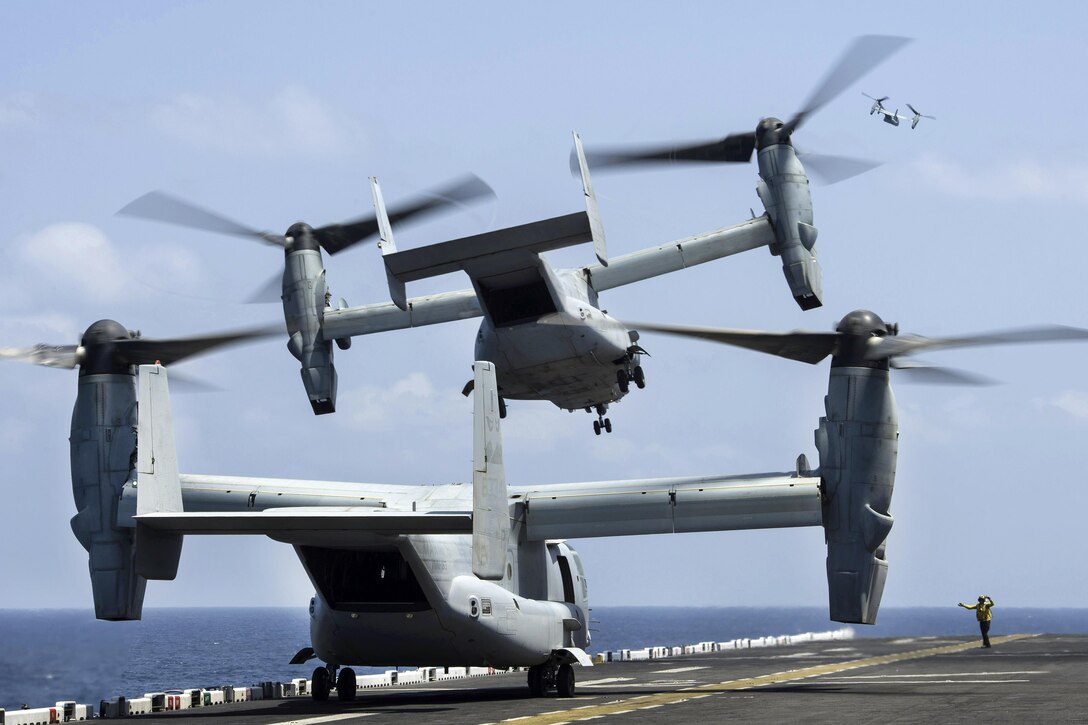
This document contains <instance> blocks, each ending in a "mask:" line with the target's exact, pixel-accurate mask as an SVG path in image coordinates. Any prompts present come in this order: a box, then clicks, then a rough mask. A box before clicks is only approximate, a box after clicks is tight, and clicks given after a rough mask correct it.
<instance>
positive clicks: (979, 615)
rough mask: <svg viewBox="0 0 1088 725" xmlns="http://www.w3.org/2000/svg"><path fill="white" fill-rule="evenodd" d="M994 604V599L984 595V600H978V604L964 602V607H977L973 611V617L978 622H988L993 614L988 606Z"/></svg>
mask: <svg viewBox="0 0 1088 725" xmlns="http://www.w3.org/2000/svg"><path fill="white" fill-rule="evenodd" d="M992 606H994V600H993V599H990V598H989V597H986V601H984V602H979V603H978V604H964V605H963V607H964V609H977V610H978V611H977V612H975V618H976V619H977V620H978V621H980V622H989V621H990V620H991V619H993V618H994V615H993V614H992V613H991V612H990V607H992Z"/></svg>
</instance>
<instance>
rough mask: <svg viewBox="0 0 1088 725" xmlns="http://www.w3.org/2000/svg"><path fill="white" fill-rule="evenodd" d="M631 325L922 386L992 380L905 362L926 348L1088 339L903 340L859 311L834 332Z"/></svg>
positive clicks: (1013, 334)
mask: <svg viewBox="0 0 1088 725" xmlns="http://www.w3.org/2000/svg"><path fill="white" fill-rule="evenodd" d="M630 327H631V328H632V329H638V330H639V331H651V332H661V333H664V334H667V335H677V336H680V337H694V338H698V339H702V340H710V341H712V342H720V343H723V344H725V345H733V346H735V347H743V348H746V349H748V350H755V351H757V352H765V353H768V354H770V355H777V356H779V357H784V358H789V359H790V360H799V361H801V362H806V363H809V364H811V365H815V364H816V363H818V362H820V361H821V360H823V359H824V358H825V357H827V356H828V355H831V356H832V362H831V365H832V367H873V368H883V369H888V368H889V367H890V368H895V369H899V370H904V371H906V372H909V373H911V374H912V375H913V376H914V377H915V379H916V380H917V381H918V382H928V383H952V384H968V385H981V384H986V383H989V382H990V381H988V380H985V379H983V378H980V377H978V376H975V375H971V374H969V373H965V372H962V371H958V370H952V369H948V368H941V367H933V366H929V365H926V364H924V363H919V362H916V361H912V360H903V358H904V357H906V356H908V355H913V354H914V353H916V352H921V351H924V350H939V349H941V348H950V347H981V346H983V345H1011V344H1020V343H1031V342H1063V341H1072V340H1088V330H1085V329H1081V328H1077V327H1065V326H1062V325H1042V326H1038V327H1024V328H1019V329H1014V330H1001V331H997V332H990V333H984V334H980V335H967V336H963V337H922V336H920V335H902V336H900V335H899V326H898V325H888V324H885V323H884V321H883V320H882V319H880V317H879V316H878V315H877V314H876V313H873V312H869V311H868V310H855V311H853V312H851V313H850V314H848V315H846V317H844V318H842V320H841V321H840V322H839V324H838V326H837V327H836V328H835V331H834V332H805V331H800V330H799V331H795V332H785V333H776V332H757V331H750V330H731V329H726V328H717V327H687V326H680V325H658V324H650V323H630Z"/></svg>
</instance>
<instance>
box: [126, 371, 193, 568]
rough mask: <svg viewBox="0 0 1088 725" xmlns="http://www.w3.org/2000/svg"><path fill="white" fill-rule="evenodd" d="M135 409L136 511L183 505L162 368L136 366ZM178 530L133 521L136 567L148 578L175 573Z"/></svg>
mask: <svg viewBox="0 0 1088 725" xmlns="http://www.w3.org/2000/svg"><path fill="white" fill-rule="evenodd" d="M138 410H139V413H138V417H137V420H138V423H137V434H136V441H137V443H136V475H137V478H136V513H137V514H138V515H139V514H150V513H172V512H179V511H182V510H183V507H182V502H181V479H180V478H179V477H178V455H177V449H176V448H175V447H174V421H173V416H172V415H171V413H170V391H169V388H168V384H167V376H166V368H164V367H162V366H161V365H141V366H140V395H139V409H138ZM181 543H182V536H181V535H180V534H172V533H164V532H159V531H153V530H151V529H148V528H147V527H145V526H143V525H141V524H137V526H136V571H137V572H138V573H139V574H140V575H141V576H143V577H145V578H147V579H173V578H174V577H176V576H177V573H178V561H179V560H180V559H181Z"/></svg>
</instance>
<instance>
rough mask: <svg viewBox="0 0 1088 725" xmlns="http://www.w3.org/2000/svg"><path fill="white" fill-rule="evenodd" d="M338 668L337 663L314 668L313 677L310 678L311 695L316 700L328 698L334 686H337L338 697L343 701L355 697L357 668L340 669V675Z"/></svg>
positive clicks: (323, 700) (322, 700) (349, 700)
mask: <svg viewBox="0 0 1088 725" xmlns="http://www.w3.org/2000/svg"><path fill="white" fill-rule="evenodd" d="M336 670H337V666H336V665H326V666H325V667H318V668H317V669H315V670H314V674H313V677H311V678H310V680H311V684H310V697H312V698H313V699H314V701H315V702H325V701H326V700H328V699H329V693H330V692H332V689H333V687H335V688H336V697H337V699H339V700H340V701H341V702H351V701H352V700H354V699H355V693H356V687H355V685H356V678H355V670H353V669H351V668H350V667H345V668H344V669H342V670H340V674H339V676H337V674H336Z"/></svg>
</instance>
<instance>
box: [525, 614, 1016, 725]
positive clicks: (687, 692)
mask: <svg viewBox="0 0 1088 725" xmlns="http://www.w3.org/2000/svg"><path fill="white" fill-rule="evenodd" d="M1034 636H1036V635H1034V634H1010V635H1005V636H1002V637H992V638H991V640H990V641H991V642H993V643H994V644H1003V643H1006V642H1012V641H1015V640H1018V639H1024V638H1026V637H1034ZM977 648H978V642H977V641H973V640H972V641H970V642H960V643H958V644H950V645H945V646H942V647H929V648H927V649H919V650H913V651H911V652H899V653H897V654H890V655H880V656H878V657H866V658H864V659H860V660H849V661H847V662H833V663H830V664H826V665H816V666H814V667H804V668H801V669H798V670H787V671H785V672H774V673H772V674H769V675H760V676H758V677H746V678H744V679H740V680H727V681H725V682H719V683H716V684H710V685H698V686H696V687H688V688H685V689H683V690H681V691H679V692H661V693H658V694H656V695H639V696H638V697H631V698H627V699H623V700H615V701H613V702H608V703H605V704H602V705H593V706H591V708H585V707H580V708H577V709H578V713H577V717H578V719H580V720H581V719H585V718H587V717H588V716H590V715H594V716H598V715H618V714H620V713H622V712H626V711H629V710H631V709H632V706H633V707H634V708H635V709H638V710H646V709H650V708H654V707H661V706H662V705H675V704H678V703H681V702H686V701H687V700H691V699H694V698H693V696H692V693H706V695H712V694H716V693H722V692H732V691H735V690H747V689H749V688H752V687H765V686H766V685H776V684H780V683H782V682H792V681H794V680H803V679H806V678H808V677H818V676H820V675H828V674H832V673H837V672H845V671H847V670H856V669H859V668H861V667H876V666H878V665H887V664H891V663H893V662H904V661H906V660H917V659H921V658H923V657H935V656H937V655H944V654H952V653H953V652H964V651H966V650H970V649H977ZM704 696H705V695H704ZM635 700H638V701H639V702H634V701H635ZM573 714H574V713H573V709H572V710H562V711H559V712H553V713H546V714H542V715H530V716H528V717H525V718H518V723H519V725H521V724H522V723H524V724H525V725H558V724H559V723H562V722H568V721H569V720H570V719H571V716H572V715H573Z"/></svg>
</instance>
